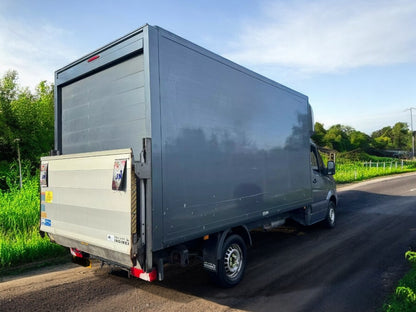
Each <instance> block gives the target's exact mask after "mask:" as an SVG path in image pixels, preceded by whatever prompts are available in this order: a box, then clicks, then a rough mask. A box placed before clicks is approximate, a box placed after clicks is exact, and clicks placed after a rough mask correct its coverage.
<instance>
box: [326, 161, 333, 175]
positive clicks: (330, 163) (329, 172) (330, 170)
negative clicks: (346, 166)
mask: <svg viewBox="0 0 416 312" xmlns="http://www.w3.org/2000/svg"><path fill="white" fill-rule="evenodd" d="M326 168H327V169H326V174H327V175H334V174H335V163H334V162H333V161H332V160H330V161H328V165H327V166H326Z"/></svg>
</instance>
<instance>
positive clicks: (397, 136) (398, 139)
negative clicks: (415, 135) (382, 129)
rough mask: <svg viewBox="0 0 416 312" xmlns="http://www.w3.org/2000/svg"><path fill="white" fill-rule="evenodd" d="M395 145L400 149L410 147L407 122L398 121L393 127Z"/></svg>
mask: <svg viewBox="0 0 416 312" xmlns="http://www.w3.org/2000/svg"><path fill="white" fill-rule="evenodd" d="M391 132H392V141H393V147H394V148H396V149H400V150H408V149H409V141H410V138H411V137H410V132H409V128H408V126H407V123H404V122H398V123H396V124H395V125H394V126H393V128H392V131H391Z"/></svg>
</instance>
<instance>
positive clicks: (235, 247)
mask: <svg viewBox="0 0 416 312" xmlns="http://www.w3.org/2000/svg"><path fill="white" fill-rule="evenodd" d="M246 262H247V247H246V244H245V242H244V240H243V239H242V238H241V237H240V236H239V235H236V234H233V235H230V236H229V237H227V239H226V240H225V242H224V245H223V248H222V252H221V258H220V260H219V261H218V269H217V273H216V275H215V280H216V282H217V284H218V285H220V286H221V287H225V288H229V287H233V286H235V285H237V284H238V283H240V282H241V280H242V279H243V276H244V270H245V268H246Z"/></svg>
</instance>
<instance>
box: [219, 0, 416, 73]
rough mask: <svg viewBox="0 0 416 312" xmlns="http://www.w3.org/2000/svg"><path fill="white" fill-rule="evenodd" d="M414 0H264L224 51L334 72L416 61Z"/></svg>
mask: <svg viewBox="0 0 416 312" xmlns="http://www.w3.org/2000/svg"><path fill="white" fill-rule="evenodd" d="M415 47H416V1H414V0H397V1H389V0H379V1H358V0H357V1H352V0H350V1H348V0H347V1H331V0H317V1H308V0H300V1H279V2H267V3H265V5H264V7H263V15H262V16H260V17H256V19H255V20H254V19H251V20H248V21H246V23H245V25H244V26H242V29H241V33H240V34H239V36H238V37H237V41H235V42H233V43H232V44H231V45H230V46H229V49H228V51H229V52H228V53H226V57H228V58H230V59H232V60H235V61H236V62H237V63H238V62H240V63H244V64H247V65H249V66H261V65H270V66H282V67H288V68H294V69H296V70H297V71H300V72H318V73H325V72H326V73H327V72H336V71H343V70H348V69H351V68H357V67H362V66H378V65H390V64H397V63H406V62H416V49H415Z"/></svg>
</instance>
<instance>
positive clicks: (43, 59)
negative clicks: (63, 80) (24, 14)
mask: <svg viewBox="0 0 416 312" xmlns="http://www.w3.org/2000/svg"><path fill="white" fill-rule="evenodd" d="M71 36H72V35H71V33H70V32H68V31H65V30H63V29H61V28H58V27H55V26H53V25H50V24H49V23H47V22H43V23H33V21H32V22H31V24H30V25H29V24H28V23H26V22H25V21H23V20H17V19H11V18H7V17H6V16H1V15H0V47H1V49H0V74H1V75H4V73H5V72H6V71H7V70H17V72H18V73H19V82H20V85H21V86H24V87H26V86H28V87H30V88H34V87H35V86H36V85H37V84H38V83H39V82H40V81H42V80H47V81H49V82H53V81H54V72H55V70H57V69H59V68H60V67H62V66H64V65H66V64H67V63H69V61H71V60H74V59H75V56H76V53H74V51H73V49H72V48H71V47H70V46H69V45H67V44H65V43H66V42H69V41H70V40H69V39H70V38H71Z"/></svg>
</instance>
